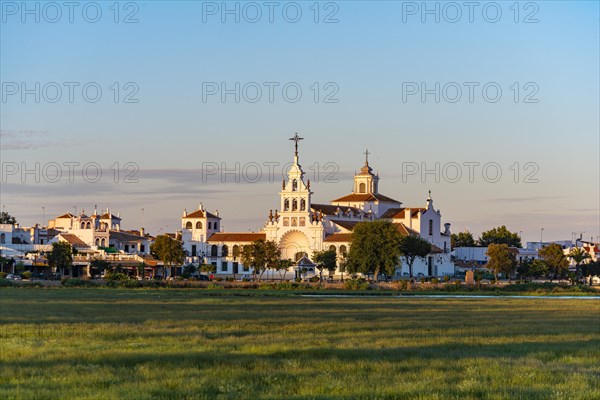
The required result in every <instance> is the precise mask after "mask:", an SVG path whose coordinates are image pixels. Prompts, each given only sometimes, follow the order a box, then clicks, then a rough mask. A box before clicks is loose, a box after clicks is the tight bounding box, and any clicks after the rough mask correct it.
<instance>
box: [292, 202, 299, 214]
mask: <svg viewBox="0 0 600 400" xmlns="http://www.w3.org/2000/svg"><path fill="white" fill-rule="evenodd" d="M297 210H298V199H294V200H292V211H297Z"/></svg>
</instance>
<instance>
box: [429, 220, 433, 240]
mask: <svg viewBox="0 0 600 400" xmlns="http://www.w3.org/2000/svg"><path fill="white" fill-rule="evenodd" d="M431 235H433V220H432V219H430V220H429V236H431Z"/></svg>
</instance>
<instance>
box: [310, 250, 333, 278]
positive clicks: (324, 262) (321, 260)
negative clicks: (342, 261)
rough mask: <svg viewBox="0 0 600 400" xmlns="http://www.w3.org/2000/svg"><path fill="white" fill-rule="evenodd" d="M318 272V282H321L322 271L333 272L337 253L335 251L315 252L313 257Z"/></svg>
mask: <svg viewBox="0 0 600 400" xmlns="http://www.w3.org/2000/svg"><path fill="white" fill-rule="evenodd" d="M313 260H314V262H315V263H316V266H317V269H318V270H319V280H320V281H321V282H323V270H328V271H335V269H336V268H337V253H336V252H335V250H323V251H317V252H315V254H314V257H313Z"/></svg>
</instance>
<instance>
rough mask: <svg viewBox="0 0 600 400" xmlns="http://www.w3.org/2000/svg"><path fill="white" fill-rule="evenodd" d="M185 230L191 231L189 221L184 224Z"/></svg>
mask: <svg viewBox="0 0 600 400" xmlns="http://www.w3.org/2000/svg"><path fill="white" fill-rule="evenodd" d="M185 229H192V223H191V222H190V221H188V222H187V223H186V224H185Z"/></svg>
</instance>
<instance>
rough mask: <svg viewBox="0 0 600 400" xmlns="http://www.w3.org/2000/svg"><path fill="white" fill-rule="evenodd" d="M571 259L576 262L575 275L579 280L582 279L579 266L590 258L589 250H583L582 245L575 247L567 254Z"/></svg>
mask: <svg viewBox="0 0 600 400" xmlns="http://www.w3.org/2000/svg"><path fill="white" fill-rule="evenodd" d="M567 257H569V258H570V259H571V260H573V261H574V262H575V275H576V276H577V282H579V281H580V280H581V276H580V275H581V268H580V267H579V266H580V265H581V264H582V263H583V262H584V261H585V260H587V259H589V258H590V255H589V254H588V252H586V251H585V250H583V248H581V247H575V248H574V249H572V250H571V252H570V253H569V254H568V255H567Z"/></svg>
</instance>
